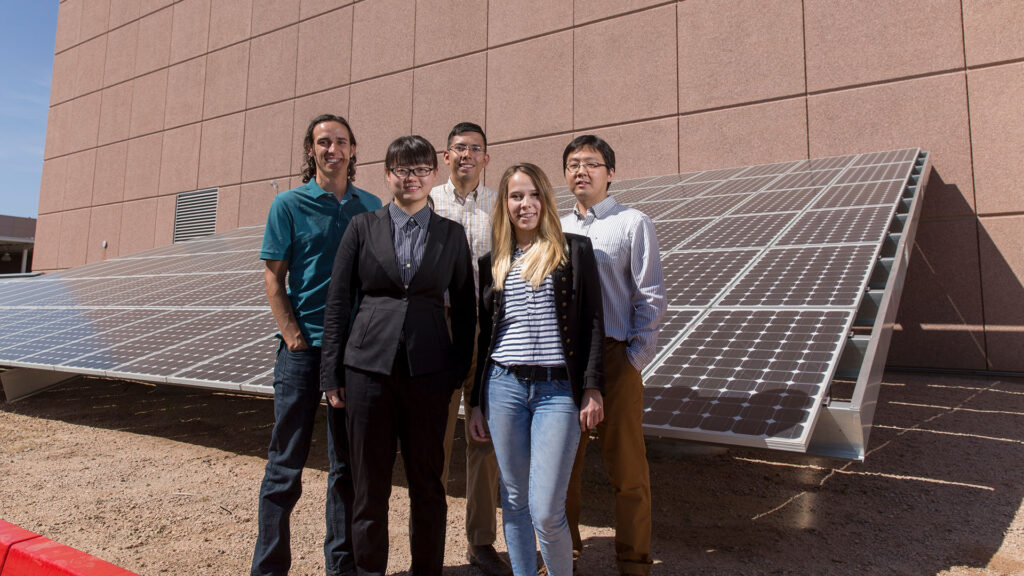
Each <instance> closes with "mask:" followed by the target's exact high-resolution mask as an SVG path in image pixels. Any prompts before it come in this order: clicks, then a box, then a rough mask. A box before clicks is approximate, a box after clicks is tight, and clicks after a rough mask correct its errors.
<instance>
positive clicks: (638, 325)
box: [562, 196, 667, 371]
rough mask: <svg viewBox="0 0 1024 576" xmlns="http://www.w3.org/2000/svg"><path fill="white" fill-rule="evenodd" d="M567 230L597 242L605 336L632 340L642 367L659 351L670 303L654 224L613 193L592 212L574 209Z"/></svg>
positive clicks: (630, 348) (633, 359) (629, 351)
mask: <svg viewBox="0 0 1024 576" xmlns="http://www.w3.org/2000/svg"><path fill="white" fill-rule="evenodd" d="M562 229H563V231H565V232H572V233H575V234H581V235H583V236H586V237H588V238H590V240H591V242H593V243H594V256H596V257H597V271H598V274H599V275H600V278H601V294H602V302H603V303H604V332H605V335H606V336H607V337H609V338H614V339H615V340H620V341H622V342H626V343H627V348H626V356H627V357H628V358H629V362H630V363H631V364H632V365H633V367H634V368H636V369H637V370H640V371H642V370H643V369H644V367H645V366H647V364H648V363H650V361H651V360H653V359H654V355H655V353H656V352H657V337H658V329H659V327H660V325H661V317H662V316H664V315H665V307H666V305H667V304H666V301H665V286H664V282H663V280H662V274H661V257H660V256H659V255H658V239H657V237H656V236H655V234H654V223H653V222H651V219H650V218H649V217H648V216H647V215H646V214H644V213H643V212H640V211H639V210H634V209H633V208H627V207H626V206H623V205H622V204H619V203H618V202H617V201H616V200H615V198H612V197H611V196H609V197H607V198H605V199H604V200H602V201H600V202H598V203H597V204H595V205H594V206H592V207H591V208H590V210H587V213H586V214H581V213H580V212H579V207H578V206H576V207H573V210H572V213H571V214H566V215H565V216H563V217H562Z"/></svg>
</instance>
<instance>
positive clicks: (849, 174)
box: [836, 164, 910, 184]
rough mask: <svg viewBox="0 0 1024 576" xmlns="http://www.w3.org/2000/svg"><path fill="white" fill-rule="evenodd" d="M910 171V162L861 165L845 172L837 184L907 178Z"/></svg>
mask: <svg viewBox="0 0 1024 576" xmlns="http://www.w3.org/2000/svg"><path fill="white" fill-rule="evenodd" d="M909 173H910V165H908V164H878V165H874V166H859V167H856V168H850V169H848V170H846V172H843V174H842V176H840V177H839V180H837V181H836V184H851V183H861V182H877V181H879V180H905V179H906V178H907V175H908V174H909Z"/></svg>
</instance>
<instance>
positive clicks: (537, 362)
mask: <svg viewBox="0 0 1024 576" xmlns="http://www.w3.org/2000/svg"><path fill="white" fill-rule="evenodd" d="M522 255H523V251H522V250H519V249H516V251H515V253H514V254H513V255H512V258H513V260H517V259H519V257H520V256H522ZM522 272H523V270H522V266H513V267H512V269H511V270H509V273H508V277H506V278H505V315H504V317H502V318H501V320H499V321H498V325H497V327H496V330H497V332H498V337H497V340H496V342H495V344H494V351H493V352H491V360H494V361H495V362H500V363H501V364H504V365H505V366H564V365H565V354H564V353H563V352H562V337H561V336H559V334H558V317H557V316H555V283H554V281H553V280H552V279H551V275H550V274H549V275H548V277H547V278H545V279H544V282H542V283H541V285H540V286H538V287H537V289H536V290H534V289H533V286H531V285H530V284H529V283H527V282H526V281H525V280H523V278H522Z"/></svg>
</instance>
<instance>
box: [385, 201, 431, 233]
mask: <svg viewBox="0 0 1024 576" xmlns="http://www.w3.org/2000/svg"><path fill="white" fill-rule="evenodd" d="M388 214H390V215H391V221H392V222H394V223H395V226H396V227H397V228H401V227H402V226H405V223H406V222H408V221H409V218H410V216H409V215H408V214H406V213H405V210H402V209H401V208H399V207H398V205H397V204H395V203H394V202H391V203H390V204H388ZM411 218H412V219H413V220H415V221H416V224H418V225H419V227H420V228H422V229H424V230H426V229H427V224H428V223H429V222H430V206H424V207H423V208H421V209H420V210H419V211H418V212H416V213H415V214H413V215H412V216H411Z"/></svg>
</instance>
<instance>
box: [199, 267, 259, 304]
mask: <svg viewBox="0 0 1024 576" xmlns="http://www.w3.org/2000/svg"><path fill="white" fill-rule="evenodd" d="M266 298H267V296H266V293H265V292H264V286H263V278H262V276H261V277H260V278H257V279H253V278H252V277H250V276H247V275H239V276H238V277H237V278H235V279H234V280H232V282H231V283H229V284H225V285H224V286H222V287H221V291H220V292H218V293H217V294H214V295H213V296H210V297H209V298H206V299H201V300H196V301H195V302H194V303H193V304H194V305H195V306H217V307H228V306H234V305H236V304H237V303H239V302H241V301H243V300H252V299H258V300H259V301H261V302H262V303H266ZM257 305H258V304H257Z"/></svg>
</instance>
